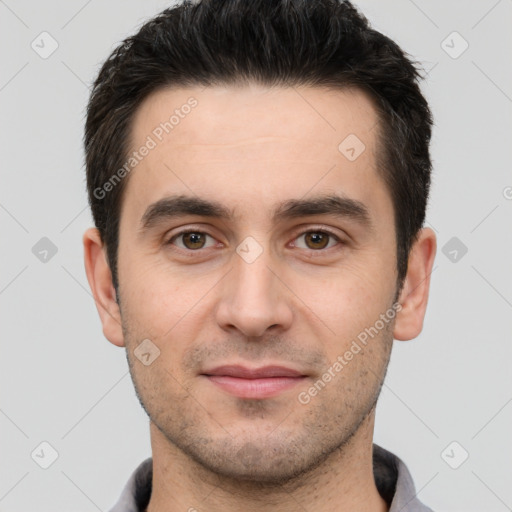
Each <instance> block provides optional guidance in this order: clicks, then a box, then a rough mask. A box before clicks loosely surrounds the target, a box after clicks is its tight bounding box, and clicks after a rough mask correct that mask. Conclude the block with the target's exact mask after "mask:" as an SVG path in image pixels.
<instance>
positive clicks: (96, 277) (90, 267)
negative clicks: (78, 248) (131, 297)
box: [83, 228, 124, 347]
mask: <svg viewBox="0 0 512 512" xmlns="http://www.w3.org/2000/svg"><path fill="white" fill-rule="evenodd" d="M83 243H84V260H85V272H86V273H87V280H88V281H89V286H90V287H91V291H92V294H93V297H94V301H95V302H96V308H97V309H98V313H99V315H100V320H101V323H102V325H103V334H104V335H105V337H106V338H107V339H108V340H109V341H110V342H111V343H113V344H114V345H117V346H118V347H122V346H124V337H123V330H122V328H121V312H120V309H119V305H118V304H117V300H116V292H115V289H114V285H113V284H112V273H111V271H110V267H109V265H108V262H107V257H106V249H105V247H104V245H103V242H102V240H101V237H100V233H99V231H98V230H97V229H96V228H90V229H88V230H87V231H86V232H85V233H84V236H83Z"/></svg>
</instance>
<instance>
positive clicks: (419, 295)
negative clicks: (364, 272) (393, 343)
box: [393, 228, 436, 341]
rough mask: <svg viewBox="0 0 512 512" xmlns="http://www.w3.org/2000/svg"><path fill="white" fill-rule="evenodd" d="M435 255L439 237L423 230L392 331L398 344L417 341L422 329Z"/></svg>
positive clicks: (411, 261) (414, 250)
mask: <svg viewBox="0 0 512 512" xmlns="http://www.w3.org/2000/svg"><path fill="white" fill-rule="evenodd" d="M435 254H436V235H435V234H434V232H433V231H432V230H431V229H430V228H423V229H422V230H421V231H420V232H419V234H418V237H417V239H416V241H415V242H414V244H413V246H412V248H411V252H410V253H409V262H408V267H407V275H406V277H405V280H404V285H403V287H402V291H401V292H400V299H399V302H400V304H401V306H402V309H401V310H400V312H399V313H398V314H397V316H396V322H395V328H394V330H393V337H394V338H395V339H397V340H401V341H405V340H411V339H413V338H416V336H418V334H419V333H420V332H421V330H422V329H423V319H424V317H425V311H426V309H427V302H428V292H429V289H430V274H431V273H432V266H433V265H434V257H435Z"/></svg>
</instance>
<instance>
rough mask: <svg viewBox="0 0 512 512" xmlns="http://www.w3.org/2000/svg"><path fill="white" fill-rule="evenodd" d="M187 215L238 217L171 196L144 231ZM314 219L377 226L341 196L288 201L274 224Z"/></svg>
mask: <svg viewBox="0 0 512 512" xmlns="http://www.w3.org/2000/svg"><path fill="white" fill-rule="evenodd" d="M187 215H193V216H198V217H209V218H215V219H219V220H224V221H229V220H233V219H234V218H235V217H236V216H235V214H234V211H233V210H230V209H228V208H226V207H225V206H224V205H222V204H221V203H218V202H217V201H211V200H206V199H202V198H200V197H194V196H186V195H177V196H169V197H165V198H163V199H160V200H158V201H156V202H155V203H153V204H151V205H149V206H148V208H147V209H146V211H145V212H144V215H143V216H142V218H141V226H142V227H141V231H148V230H150V229H151V228H152V227H154V226H156V225H158V224H160V223H161V222H164V221H166V220H170V219H173V218H176V217H184V216H187ZM313 215H333V216H335V217H340V218H346V219H350V220H354V221H356V222H358V223H360V224H362V225H363V226H365V227H367V228H372V225H373V223H372V221H371V216H370V213H369V211H368V208H367V207H366V206H365V205H364V204H363V203H362V202H360V201H357V200H355V199H351V198H348V197H343V196H339V195H337V194H331V195H327V196H326V195H322V196H317V197H312V198H310V199H290V200H287V201H284V202H283V203H281V204H280V205H279V206H278V207H277V209H276V210H275V211H274V213H273V215H272V220H273V221H283V220H290V219H297V218H300V217H308V216H313Z"/></svg>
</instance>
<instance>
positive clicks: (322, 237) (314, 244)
mask: <svg viewBox="0 0 512 512" xmlns="http://www.w3.org/2000/svg"><path fill="white" fill-rule="evenodd" d="M305 241H306V245H307V246H308V247H309V248H310V249H324V248H325V247H326V246H327V244H328V243H329V235H326V234H325V233H307V234H306V235H305Z"/></svg>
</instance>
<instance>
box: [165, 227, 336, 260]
mask: <svg viewBox="0 0 512 512" xmlns="http://www.w3.org/2000/svg"><path fill="white" fill-rule="evenodd" d="M189 233H197V234H201V235H206V236H209V237H210V238H213V239H214V240H215V237H214V236H212V235H210V234H209V233H207V232H206V231H201V230H200V229H190V228H189V229H186V230H184V231H180V232H178V233H175V234H174V235H173V236H172V237H171V238H170V239H169V240H168V241H167V242H166V243H165V245H175V244H174V243H173V242H174V240H176V239H177V238H179V237H180V236H184V235H187V234H189ZM308 233H315V234H323V235H327V236H329V237H330V239H334V240H335V241H336V242H337V244H336V245H335V246H332V247H327V248H324V249H303V250H306V251H309V252H310V253H312V254H315V253H316V254H319V253H325V252H326V251H328V250H330V249H333V248H335V247H336V246H338V245H340V244H343V241H342V240H341V239H340V237H339V236H338V235H336V234H335V233H333V232H332V231H330V230H329V229H326V228H324V227H322V228H318V229H315V228H313V229H308V230H306V231H301V232H300V233H298V234H297V235H296V236H294V238H293V241H295V240H297V239H298V238H299V237H301V236H304V235H307V234H308ZM175 247H176V249H177V250H179V251H184V252H187V253H199V252H201V251H203V250H207V249H211V247H206V248H204V249H203V248H201V249H195V250H194V249H187V248H182V247H177V246H175Z"/></svg>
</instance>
